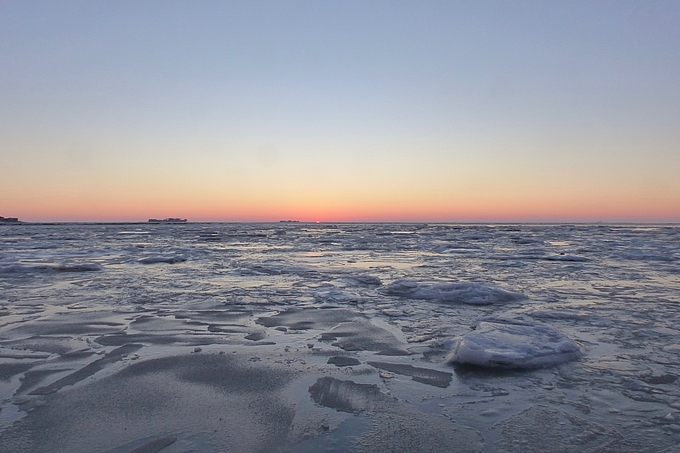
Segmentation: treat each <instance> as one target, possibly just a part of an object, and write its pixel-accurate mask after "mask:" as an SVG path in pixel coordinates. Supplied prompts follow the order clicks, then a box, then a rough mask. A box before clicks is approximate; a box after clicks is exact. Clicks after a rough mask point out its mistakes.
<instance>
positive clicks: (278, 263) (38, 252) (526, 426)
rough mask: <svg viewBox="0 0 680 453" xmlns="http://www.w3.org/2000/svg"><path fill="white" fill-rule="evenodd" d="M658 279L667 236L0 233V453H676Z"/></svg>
mask: <svg viewBox="0 0 680 453" xmlns="http://www.w3.org/2000/svg"><path fill="white" fill-rule="evenodd" d="M679 263H680V228H679V227H677V226H671V225H668V226H659V225H651V226H650V225H647V226H644V225H446V224H375V225H371V224H337V225H335V224H319V225H316V224H304V223H276V224H265V223H261V224H210V223H206V224H196V223H187V224H178V225H163V224H154V225H149V224H137V225H135V224H130V225H77V224H64V225H36V224H22V225H0V451H2V452H3V453H4V452H8V453H14V452H25V451H31V452H35V453H41V452H52V451H68V452H73V453H79V452H90V451H109V452H116V453H118V452H130V451H142V450H145V449H146V450H152V449H156V451H157V450H158V448H162V449H163V451H166V450H167V451H168V452H171V451H206V452H212V451H226V450H228V451H241V452H256V451H282V452H301V453H306V452H315V451H350V452H353V451H356V452H369V451H370V452H391V451H409V452H414V453H415V452H420V451H437V452H439V451H441V452H451V451H458V452H485V453H491V452H522V453H529V452H543V451H555V449H556V448H557V447H556V446H559V449H558V451H563V452H582V451H588V452H592V453H605V452H613V451H617V452H618V451H626V452H647V453H651V452H665V453H671V452H675V451H677V446H676V445H677V444H679V443H680V386H678V382H680V360H679V358H680V346H678V345H679V344H680V331H679V330H678V326H680V310H678V307H680V267H679V266H680V264H679ZM473 327H474V328H473ZM449 356H451V357H449ZM447 357H448V358H450V359H452V360H453V361H454V362H455V363H453V364H451V363H448V361H447ZM464 364H467V365H470V364H474V365H476V366H466V365H464ZM354 414H357V415H354ZM555 427H557V429H556V428H555ZM673 448H675V450H673Z"/></svg>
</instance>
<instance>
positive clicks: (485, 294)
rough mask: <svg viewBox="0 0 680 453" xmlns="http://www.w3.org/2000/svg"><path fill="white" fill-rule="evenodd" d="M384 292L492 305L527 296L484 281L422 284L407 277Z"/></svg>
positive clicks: (441, 300) (439, 300) (444, 300)
mask: <svg viewBox="0 0 680 453" xmlns="http://www.w3.org/2000/svg"><path fill="white" fill-rule="evenodd" d="M384 293H385V294H389V295H391V296H399V297H405V298H409V299H424V300H434V301H437V302H447V303H457V304H458V303H459V304H469V305H491V304H494V303H498V302H513V301H517V300H522V299H525V298H526V296H524V295H523V294H521V293H517V292H513V291H506V290H504V289H501V288H498V287H496V286H493V285H486V284H483V283H470V282H463V283H435V284H420V283H416V282H414V281H412V280H406V279H400V280H396V281H394V282H392V283H390V284H389V285H387V286H386V287H385V289H384Z"/></svg>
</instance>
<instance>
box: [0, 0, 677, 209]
mask: <svg viewBox="0 0 680 453" xmlns="http://www.w3.org/2000/svg"><path fill="white" fill-rule="evenodd" d="M678 24H680V2H679V1H677V0H672V1H649V0H643V1H634V2H630V1H620V0H616V1H614V0H612V1H545V0H536V1H505V0H504V1H465V2H456V1H441V2H439V1H409V2H402V1H393V0H392V1H373V0H371V1H368V0H366V1H251V0H249V1H238V2H237V1H183V2H180V1H144V2H142V1H121V0H116V1H107V2H105V1H92V0H86V1H68V0H63V1H56V0H55V1H48V2H44V1H23V0H0V215H2V216H5V217H8V216H12V217H19V218H21V219H22V220H35V221H40V220H43V221H103V220H110V221H120V220H131V221H136V220H142V221H144V220H146V219H148V218H150V217H161V218H162V217H170V216H172V217H187V218H189V219H190V220H196V221H198V220H213V221H220V220H222V221H251V220H252V221H270V220H271V221H277V220H280V219H299V220H303V221H315V220H321V221H453V222H455V221H484V222H486V221H499V222H505V221H605V222H606V221H643V222H644V221H674V222H677V221H680V26H679V25H678Z"/></svg>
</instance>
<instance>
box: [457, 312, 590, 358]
mask: <svg viewBox="0 0 680 453" xmlns="http://www.w3.org/2000/svg"><path fill="white" fill-rule="evenodd" d="M580 356H581V351H580V349H579V347H578V346H577V345H576V343H574V341H573V340H571V339H570V338H568V337H567V336H566V335H564V334H563V333H561V332H559V331H557V330H555V329H553V328H552V327H549V326H547V325H545V324H540V323H537V322H533V321H524V320H508V319H502V318H486V319H484V320H482V321H480V322H478V323H477V326H476V328H475V330H473V331H470V332H468V333H466V334H464V335H463V336H462V337H460V338H459V339H458V341H457V342H456V344H455V346H454V347H453V350H452V351H451V353H450V354H449V356H448V357H447V361H448V362H449V363H457V364H463V365H476V366H481V367H491V368H542V367H548V366H552V365H557V364H560V363H563V362H568V361H570V360H574V359H577V358H579V357H580Z"/></svg>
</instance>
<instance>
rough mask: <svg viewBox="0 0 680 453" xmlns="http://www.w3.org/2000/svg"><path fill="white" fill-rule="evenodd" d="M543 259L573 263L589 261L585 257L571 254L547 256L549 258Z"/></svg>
mask: <svg viewBox="0 0 680 453" xmlns="http://www.w3.org/2000/svg"><path fill="white" fill-rule="evenodd" d="M543 259H544V260H547V261H573V262H583V261H590V258H586V257H585V256H579V255H572V254H569V253H560V254H559V255H549V256H546V257H545V258H543Z"/></svg>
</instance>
